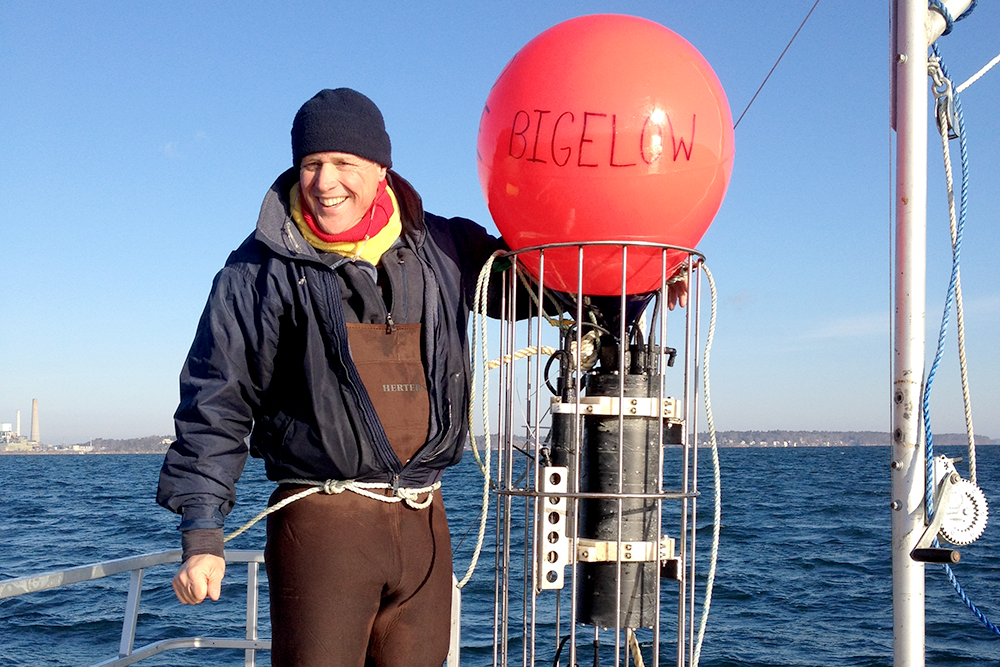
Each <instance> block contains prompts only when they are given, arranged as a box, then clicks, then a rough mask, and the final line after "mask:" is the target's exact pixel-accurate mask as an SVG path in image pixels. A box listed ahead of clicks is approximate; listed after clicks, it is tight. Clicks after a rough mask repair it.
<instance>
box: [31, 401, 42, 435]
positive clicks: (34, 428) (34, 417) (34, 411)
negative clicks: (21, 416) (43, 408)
mask: <svg viewBox="0 0 1000 667" xmlns="http://www.w3.org/2000/svg"><path fill="white" fill-rule="evenodd" d="M31 441H32V442H41V439H39V436H38V399H37V398H33V399H31Z"/></svg>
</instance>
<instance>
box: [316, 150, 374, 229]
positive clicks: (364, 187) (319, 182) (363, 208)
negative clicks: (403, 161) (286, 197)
mask: <svg viewBox="0 0 1000 667" xmlns="http://www.w3.org/2000/svg"><path fill="white" fill-rule="evenodd" d="M385 172H386V169H385V167H383V166H381V165H379V164H376V163H375V162H372V161H371V160H366V159H365V158H362V157H358V156H357V155H351V154H350V153H339V152H334V151H329V152H325V153H312V154H310V155H307V156H305V157H304V158H302V164H301V166H300V167H299V190H300V191H301V193H302V198H303V200H305V203H306V205H307V206H308V207H309V210H310V211H311V212H312V214H313V218H315V220H316V224H317V225H318V226H319V228H320V229H322V230H323V231H324V232H326V233H327V234H340V233H342V232H345V231H347V230H348V229H350V228H351V227H353V226H354V225H356V224H358V223H359V222H360V221H361V218H362V217H363V216H364V214H365V213H366V212H367V211H368V208H369V207H370V206H371V205H372V202H373V201H374V200H375V194H376V193H377V192H378V185H379V183H380V182H381V181H382V180H383V179H384V178H385Z"/></svg>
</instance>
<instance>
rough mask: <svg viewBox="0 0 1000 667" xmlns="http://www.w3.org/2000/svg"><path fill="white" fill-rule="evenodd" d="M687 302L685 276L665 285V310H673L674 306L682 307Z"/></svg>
mask: <svg viewBox="0 0 1000 667" xmlns="http://www.w3.org/2000/svg"><path fill="white" fill-rule="evenodd" d="M687 302H688V284H687V276H684V277H683V278H681V279H680V280H678V281H676V282H672V283H670V284H669V285H667V310H673V309H674V306H678V305H679V306H680V307H681V308H684V307H685V306H687Z"/></svg>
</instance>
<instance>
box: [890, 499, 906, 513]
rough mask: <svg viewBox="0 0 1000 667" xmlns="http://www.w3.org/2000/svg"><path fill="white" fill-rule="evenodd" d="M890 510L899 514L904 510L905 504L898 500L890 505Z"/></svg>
mask: <svg viewBox="0 0 1000 667" xmlns="http://www.w3.org/2000/svg"><path fill="white" fill-rule="evenodd" d="M889 508H890V509H893V510H896V511H897V512H898V511H899V510H901V509H902V508H903V503H901V502H899V501H898V500H893V501H892V502H891V503H889Z"/></svg>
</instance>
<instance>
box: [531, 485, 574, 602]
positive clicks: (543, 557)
mask: <svg viewBox="0 0 1000 667" xmlns="http://www.w3.org/2000/svg"><path fill="white" fill-rule="evenodd" d="M568 474H569V469H568V468H566V467H565V466H546V467H543V468H542V469H541V470H540V472H539V478H538V492H539V494H541V497H540V498H539V499H538V516H537V517H536V524H537V526H538V567H537V572H538V576H537V577H536V581H537V585H536V587H537V589H538V590H540V591H543V590H559V589H561V588H562V587H563V585H564V583H565V581H564V580H565V569H566V566H567V565H569V540H568V539H567V537H566V507H567V505H568V502H567V500H566V497H565V496H560V495H547V494H559V493H566V489H567V485H566V482H567V480H566V477H567V475H568Z"/></svg>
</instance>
